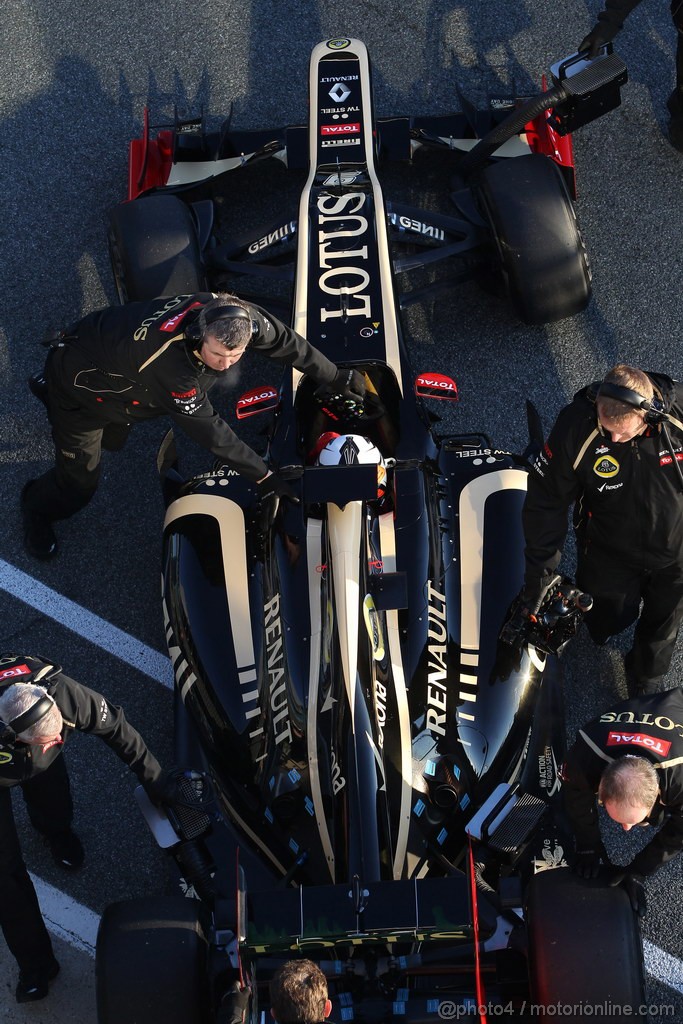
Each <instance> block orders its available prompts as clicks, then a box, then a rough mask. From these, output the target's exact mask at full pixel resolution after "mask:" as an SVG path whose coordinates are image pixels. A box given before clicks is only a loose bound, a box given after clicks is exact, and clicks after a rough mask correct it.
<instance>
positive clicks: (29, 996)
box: [16, 958, 59, 1003]
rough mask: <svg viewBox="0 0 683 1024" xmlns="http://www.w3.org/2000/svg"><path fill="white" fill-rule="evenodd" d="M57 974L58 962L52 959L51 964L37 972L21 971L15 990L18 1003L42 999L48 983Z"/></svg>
mask: <svg viewBox="0 0 683 1024" xmlns="http://www.w3.org/2000/svg"><path fill="white" fill-rule="evenodd" d="M58 974H59V961H58V960H55V959H54V958H53V960H52V963H51V964H50V965H49V966H48V967H46V968H44V969H43V970H39V971H34V970H32V971H21V972H20V974H19V983H18V985H17V989H16V996H17V1002H18V1003H35V1002H37V1001H38V999H44V998H45V996H46V995H47V993H48V989H49V987H50V982H51V981H53V980H54V979H55V978H56V977H57V975H58Z"/></svg>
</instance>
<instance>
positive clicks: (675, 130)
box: [668, 114, 683, 153]
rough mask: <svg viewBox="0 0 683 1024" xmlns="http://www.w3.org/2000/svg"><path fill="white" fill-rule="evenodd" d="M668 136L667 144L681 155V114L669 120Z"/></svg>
mask: <svg viewBox="0 0 683 1024" xmlns="http://www.w3.org/2000/svg"><path fill="white" fill-rule="evenodd" d="M668 135H669V142H670V143H671V145H672V146H673V147H674V149H677V150H678V152H679V153H683V114H679V115H678V117H672V118H671V120H670V121H669V131H668Z"/></svg>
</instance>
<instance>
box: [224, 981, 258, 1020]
mask: <svg viewBox="0 0 683 1024" xmlns="http://www.w3.org/2000/svg"><path fill="white" fill-rule="evenodd" d="M250 1001H251V989H250V988H249V986H248V985H246V986H245V987H244V988H240V983H239V981H234V982H233V983H232V985H231V986H230V988H229V989H228V991H227V992H226V993H225V995H224V996H223V998H222V1000H221V1005H220V1007H219V1009H218V1013H217V1014H216V1024H245V1021H246V1020H247V1017H248V1016H249V1004H250Z"/></svg>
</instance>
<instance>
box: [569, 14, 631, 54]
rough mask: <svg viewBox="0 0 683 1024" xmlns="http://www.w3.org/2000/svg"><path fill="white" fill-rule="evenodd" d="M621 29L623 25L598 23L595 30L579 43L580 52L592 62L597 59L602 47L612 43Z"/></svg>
mask: <svg viewBox="0 0 683 1024" xmlns="http://www.w3.org/2000/svg"><path fill="white" fill-rule="evenodd" d="M620 28H621V25H615V24H613V23H611V24H607V25H605V24H603V23H602V22H598V24H597V25H596V26H595V28H594V29H592V30H591V31H590V32H589V33H588V35H587V36H586V38H585V39H582V40H581V42H580V43H579V47H578V52H579V53H586V54H587V56H588V57H589V58H590V60H593V59H594V58H595V57H597V55H598V52H599V50H600V47H601V46H604V45H605V43H611V42H612V40H613V39H614V37H615V35H616V34H617V32H618V31H619V29H620Z"/></svg>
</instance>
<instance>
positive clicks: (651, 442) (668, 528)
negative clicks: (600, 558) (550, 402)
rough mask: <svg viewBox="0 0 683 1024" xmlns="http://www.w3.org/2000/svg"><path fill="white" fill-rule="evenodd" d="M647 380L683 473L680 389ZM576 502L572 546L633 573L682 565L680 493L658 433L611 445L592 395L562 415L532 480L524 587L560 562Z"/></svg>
mask: <svg viewBox="0 0 683 1024" xmlns="http://www.w3.org/2000/svg"><path fill="white" fill-rule="evenodd" d="M648 376H649V377H650V379H651V380H652V381H653V383H654V384H655V386H656V387H657V388H658V389H659V391H660V393H661V395H662V400H663V402H664V407H665V409H666V411H667V412H669V413H670V414H671V415H672V416H673V417H674V420H673V422H670V423H668V424H667V427H668V430H669V434H670V436H671V441H672V444H673V447H674V450H675V453H676V458H677V461H678V463H679V465H680V466H681V467H683V388H681V387H680V386H679V385H677V384H676V385H675V384H674V382H673V381H672V380H671V378H670V377H665V376H664V375H663V374H656V373H649V374H648ZM591 387H592V386H591ZM573 502H575V503H576V504H575V507H574V528H575V530H576V533H577V544H579V545H581V546H582V550H583V551H584V552H585V553H588V552H589V550H590V547H591V546H596V547H599V548H600V549H601V550H604V551H612V552H614V553H615V554H616V555H618V557H620V558H621V559H623V560H624V561H626V562H629V563H631V564H633V565H634V566H636V567H648V568H653V567H661V566H664V565H670V564H671V563H674V562H683V487H682V486H681V482H680V480H679V478H678V474H677V472H676V467H675V465H674V464H673V459H672V457H671V453H670V452H669V449H668V447H667V445H666V442H665V441H664V438H663V436H662V433H661V430H660V428H659V427H648V428H647V430H646V432H645V433H644V434H640V435H639V436H638V437H635V438H633V440H631V441H626V442H619V443H615V442H614V441H612V440H611V439H610V437H609V435H608V434H606V433H605V432H604V431H603V430H602V428H601V427H600V426H599V424H598V420H597V413H596V409H595V403H594V401H592V400H591V398H590V389H589V388H584V389H583V390H581V391H579V392H578V394H576V395H575V396H574V401H573V402H572V403H571V404H570V405H567V406H565V408H564V409H563V410H562V412H561V413H560V415H559V416H558V418H557V422H556V423H555V426H554V427H553V429H552V431H551V433H550V436H549V438H548V441H547V443H546V444H545V447H544V450H543V451H542V452H541V453H540V454H539V456H538V457H537V459H536V461H535V463H534V465H533V467H532V469H531V472H530V473H529V481H528V490H527V496H526V500H525V503H524V511H523V522H524V536H525V539H526V549H525V557H526V579H527V582H530V581H531V580H533V579H535V578H538V577H540V576H542V575H543V574H544V572H548V571H551V570H553V569H555V568H556V566H557V564H558V563H559V561H560V557H561V554H562V548H563V546H564V541H565V537H566V534H567V510H568V508H569V506H570V505H571V504H572V503H573Z"/></svg>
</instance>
